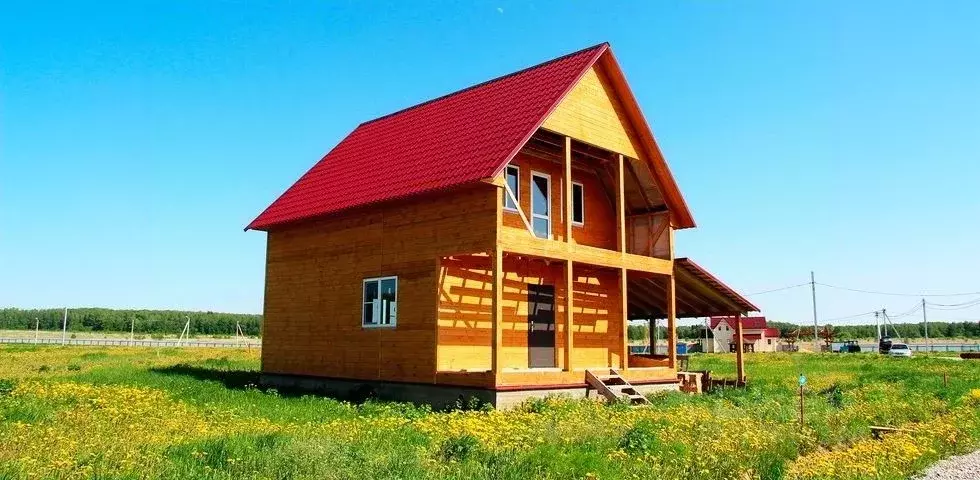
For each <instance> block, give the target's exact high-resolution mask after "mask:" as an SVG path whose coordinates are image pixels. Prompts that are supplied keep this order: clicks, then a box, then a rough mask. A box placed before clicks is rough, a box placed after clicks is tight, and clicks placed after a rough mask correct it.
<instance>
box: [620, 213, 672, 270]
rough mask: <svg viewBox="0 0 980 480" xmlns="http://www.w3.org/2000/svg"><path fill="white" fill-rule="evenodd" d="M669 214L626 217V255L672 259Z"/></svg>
mask: <svg viewBox="0 0 980 480" xmlns="http://www.w3.org/2000/svg"><path fill="white" fill-rule="evenodd" d="M668 228H670V222H669V221H668V217H667V212H658V213H647V214H642V215H630V216H628V217H626V253H632V254H634V255H644V256H648V257H655V258H662V259H668V260H669V259H670V235H669V233H668Z"/></svg>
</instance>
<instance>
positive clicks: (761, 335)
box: [702, 316, 780, 352]
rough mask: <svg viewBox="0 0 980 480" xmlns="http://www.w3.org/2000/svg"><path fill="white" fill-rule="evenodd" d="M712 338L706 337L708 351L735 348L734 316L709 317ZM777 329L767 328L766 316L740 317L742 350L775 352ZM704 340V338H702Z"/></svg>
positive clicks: (777, 346)
mask: <svg viewBox="0 0 980 480" xmlns="http://www.w3.org/2000/svg"><path fill="white" fill-rule="evenodd" d="M708 325H709V328H710V329H711V334H712V336H713V337H714V338H709V339H708V347H707V351H708V352H734V351H735V348H736V343H738V342H737V341H736V335H735V333H736V332H735V317H733V316H725V317H711V318H710V319H709V321H708ZM779 336H780V334H779V329H778V328H769V327H768V326H767V324H766V317H744V318H742V345H743V350H742V351H744V352H776V351H778V350H779ZM702 342H704V340H702Z"/></svg>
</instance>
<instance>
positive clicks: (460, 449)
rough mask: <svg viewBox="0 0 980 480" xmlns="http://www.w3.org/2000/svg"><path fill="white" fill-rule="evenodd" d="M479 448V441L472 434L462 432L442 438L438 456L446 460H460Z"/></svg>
mask: <svg viewBox="0 0 980 480" xmlns="http://www.w3.org/2000/svg"><path fill="white" fill-rule="evenodd" d="M479 448H480V441H479V440H477V439H476V437H474V436H473V435H470V434H468V433H464V434H462V435H458V436H455V437H449V438H447V439H446V440H444V441H443V442H442V446H441V447H440V448H439V456H440V457H441V458H442V459H443V460H446V461H450V462H461V461H463V460H466V459H467V458H470V456H472V455H473V453H475V452H476V451H477V450H478V449H479Z"/></svg>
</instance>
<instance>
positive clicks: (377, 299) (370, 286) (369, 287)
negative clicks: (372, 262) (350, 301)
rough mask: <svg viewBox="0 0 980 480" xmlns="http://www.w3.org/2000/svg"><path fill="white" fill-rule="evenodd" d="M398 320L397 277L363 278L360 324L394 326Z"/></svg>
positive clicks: (375, 326) (374, 326)
mask: <svg viewBox="0 0 980 480" xmlns="http://www.w3.org/2000/svg"><path fill="white" fill-rule="evenodd" d="M397 320H398V277H378V278H365V279H364V295H363V297H362V298H361V326H362V327H365V328H377V327H394V326H395V324H396V323H397Z"/></svg>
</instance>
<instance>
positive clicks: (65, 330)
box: [61, 307, 68, 345]
mask: <svg viewBox="0 0 980 480" xmlns="http://www.w3.org/2000/svg"><path fill="white" fill-rule="evenodd" d="M67 334H68V307H65V316H64V318H63V319H62V320H61V344H62V345H65V344H67V338H66V335H67Z"/></svg>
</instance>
